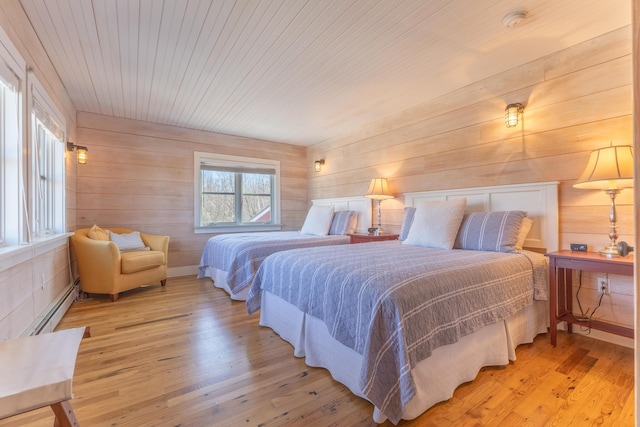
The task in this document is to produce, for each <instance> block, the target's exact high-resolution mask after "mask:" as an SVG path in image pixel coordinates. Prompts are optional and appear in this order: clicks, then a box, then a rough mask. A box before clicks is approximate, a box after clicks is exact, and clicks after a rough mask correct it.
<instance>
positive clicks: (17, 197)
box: [0, 31, 25, 247]
mask: <svg viewBox="0 0 640 427" xmlns="http://www.w3.org/2000/svg"><path fill="white" fill-rule="evenodd" d="M24 69H25V64H24V61H23V60H22V58H20V56H19V55H18V54H17V51H16V50H15V48H14V47H13V45H12V44H11V42H10V41H9V40H8V37H7V36H6V34H5V33H4V32H3V31H0V247H1V246H17V245H20V244H21V243H23V242H24V241H25V236H24V234H23V233H24V229H23V218H24V216H23V215H24V208H25V206H24V203H23V202H24V199H23V197H22V196H23V194H24V193H23V191H24V186H23V183H24V181H23V175H22V174H23V168H22V148H23V138H22V114H21V112H22V105H23V104H22V91H23V82H24V77H25V76H24V71H23V70H24Z"/></svg>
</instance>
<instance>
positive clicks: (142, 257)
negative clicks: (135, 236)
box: [120, 251, 165, 274]
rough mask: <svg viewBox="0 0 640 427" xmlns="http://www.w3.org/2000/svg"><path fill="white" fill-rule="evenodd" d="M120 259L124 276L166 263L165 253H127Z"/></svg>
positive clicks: (121, 255)
mask: <svg viewBox="0 0 640 427" xmlns="http://www.w3.org/2000/svg"><path fill="white" fill-rule="evenodd" d="M120 258H121V261H120V262H121V267H120V268H121V269H122V274H129V273H137V272H138V271H144V270H148V269H150V268H155V267H160V266H161V265H164V263H165V259H164V253H163V252H160V251H135V252H125V253H122V254H120Z"/></svg>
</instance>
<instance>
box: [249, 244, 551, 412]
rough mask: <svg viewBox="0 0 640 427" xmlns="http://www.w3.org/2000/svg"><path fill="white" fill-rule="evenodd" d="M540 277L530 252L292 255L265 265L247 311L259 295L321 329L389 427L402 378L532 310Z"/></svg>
mask: <svg viewBox="0 0 640 427" xmlns="http://www.w3.org/2000/svg"><path fill="white" fill-rule="evenodd" d="M547 268H548V267H547V260H546V259H545V257H544V256H543V255H540V254H536V253H531V252H523V253H518V254H513V253H499V252H484V251H472V250H439V249H428V248H424V247H420V246H410V245H403V244H401V243H400V242H397V241H395V242H394V241H391V242H375V243H367V244H360V245H345V246H340V247H332V248H315V249H308V250H292V251H286V252H280V253H277V254H274V255H272V256H270V257H268V258H267V259H266V260H264V262H263V263H262V265H261V266H260V269H259V270H258V273H257V275H256V277H255V278H254V281H253V284H252V286H251V289H250V291H249V294H248V297H247V309H248V311H249V313H253V312H255V311H256V310H258V309H259V308H260V304H261V294H262V292H263V291H268V292H270V293H273V294H275V295H276V296H278V297H280V298H282V299H284V300H285V301H288V302H289V303H291V304H293V305H295V306H296V307H298V308H299V309H300V310H301V311H303V312H304V313H307V314H309V315H312V316H314V317H316V318H318V319H321V320H322V321H324V323H325V324H326V325H327V328H328V330H329V333H330V334H331V335H332V336H333V337H334V338H335V339H336V340H338V341H339V342H341V343H342V344H344V345H346V346H348V347H350V348H352V349H354V350H355V351H357V352H358V353H359V354H361V355H362V356H363V364H362V371H361V372H360V386H361V390H362V392H363V394H364V395H365V396H366V397H367V398H368V399H369V400H370V401H371V402H372V403H373V404H374V405H376V407H377V408H378V409H380V410H381V411H382V412H383V413H384V414H385V415H386V416H387V417H388V418H389V419H390V420H391V421H392V422H394V423H397V422H398V421H399V419H400V417H401V416H402V413H403V412H404V407H405V405H406V404H407V403H408V402H409V401H410V400H411V399H412V398H413V397H414V395H415V386H414V382H413V378H412V375H411V369H412V368H413V367H415V366H416V364H417V363H418V362H419V361H421V360H423V359H426V358H427V357H429V356H430V355H431V353H432V351H433V350H434V349H435V348H437V347H440V346H443V345H447V344H452V343H455V342H457V341H458V340H459V339H460V338H461V337H463V336H465V335H468V334H470V333H473V332H475V331H477V330H479V329H481V328H482V327H484V326H487V325H490V324H494V323H496V322H498V321H501V320H504V319H506V318H508V317H509V316H511V315H513V314H514V313H516V312H517V311H519V310H521V309H522V308H524V307H526V306H528V305H530V304H532V303H533V300H534V287H536V286H537V287H546V277H548V276H547V275H546V272H547ZM534 270H537V274H534ZM534 277H535V279H534ZM540 280H543V281H544V282H545V283H544V284H540V283H538V284H536V283H535V282H536V281H540Z"/></svg>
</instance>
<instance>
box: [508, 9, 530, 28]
mask: <svg viewBox="0 0 640 427" xmlns="http://www.w3.org/2000/svg"><path fill="white" fill-rule="evenodd" d="M526 17H527V12H526V11H524V10H516V11H514V12H509V13H507V14H506V15H504V18H502V25H504V26H505V27H506V28H513V27H517V26H518V25H519V24H520V23H521V22H522V21H523V20H524V18H526Z"/></svg>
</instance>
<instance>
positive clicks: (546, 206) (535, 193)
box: [404, 181, 558, 252]
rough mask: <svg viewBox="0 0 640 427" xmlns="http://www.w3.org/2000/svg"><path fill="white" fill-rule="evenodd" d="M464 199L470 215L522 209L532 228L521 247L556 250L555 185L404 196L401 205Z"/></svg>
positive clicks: (556, 207)
mask: <svg viewBox="0 0 640 427" xmlns="http://www.w3.org/2000/svg"><path fill="white" fill-rule="evenodd" d="M460 197H466V198H467V210H466V213H470V212H490V211H509V210H522V211H525V212H527V216H528V217H530V218H532V219H533V227H532V228H531V231H530V232H529V236H528V237H527V240H526V241H525V245H524V246H525V247H527V248H538V249H545V250H546V251H547V252H553V251H557V250H558V182H557V181H555V182H537V183H532V184H515V185H499V186H494V187H476V188H459V189H455V190H437V191H424V192H420V193H404V204H405V206H413V207H416V205H417V204H418V203H419V202H421V201H423V200H451V199H457V198H460Z"/></svg>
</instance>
